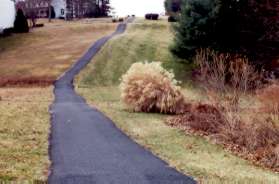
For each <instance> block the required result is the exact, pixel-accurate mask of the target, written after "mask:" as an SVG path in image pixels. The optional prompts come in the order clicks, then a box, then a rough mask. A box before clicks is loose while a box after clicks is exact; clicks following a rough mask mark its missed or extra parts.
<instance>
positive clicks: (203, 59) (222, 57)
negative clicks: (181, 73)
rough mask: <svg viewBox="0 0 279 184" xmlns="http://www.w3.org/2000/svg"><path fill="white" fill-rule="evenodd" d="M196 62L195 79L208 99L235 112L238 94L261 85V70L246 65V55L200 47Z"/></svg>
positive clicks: (238, 98)
mask: <svg viewBox="0 0 279 184" xmlns="http://www.w3.org/2000/svg"><path fill="white" fill-rule="evenodd" d="M195 63H196V65H197V66H198V69H199V76H198V79H199V81H200V82H201V84H202V87H203V88H204V89H205V90H206V92H207V93H208V96H209V98H210V99H211V101H213V102H214V103H215V105H223V106H225V107H228V108H230V110H234V111H237V110H238V103H239V100H240V97H241V95H243V94H246V93H247V92H248V91H249V90H251V89H255V88H257V87H258V86H260V84H261V78H262V73H259V72H257V71H256V69H255V68H254V67H253V66H251V65H249V63H248V60H247V59H246V58H241V57H239V56H231V55H229V54H218V53H217V52H215V51H212V50H210V49H201V50H199V51H198V52H197V55H196V58H195ZM220 102H223V103H225V104H220Z"/></svg>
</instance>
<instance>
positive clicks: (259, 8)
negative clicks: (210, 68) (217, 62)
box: [171, 0, 279, 62]
mask: <svg viewBox="0 0 279 184" xmlns="http://www.w3.org/2000/svg"><path fill="white" fill-rule="evenodd" d="M276 1H277V0H274V2H276ZM267 2H269V1H264V0H263V1H256V0H184V4H183V6H182V11H181V16H180V20H179V23H178V24H177V25H176V26H175V39H174V45H173V47H172V48H171V50H172V52H173V53H174V54H175V55H176V56H178V57H180V58H186V59H191V57H192V56H194V54H195V51H196V49H198V48H211V49H214V50H217V51H221V52H230V53H236V54H241V55H245V56H247V57H248V58H249V59H250V60H251V61H253V62H259V61H264V60H267V59H271V58H270V56H274V55H276V52H277V53H278V51H279V49H278V45H277V46H276V47H273V48H274V49H273V50H272V53H271V49H264V48H270V44H271V45H274V44H275V43H277V44H278V43H279V39H278V31H279V29H278V21H277V20H278V16H277V15H278V8H271V7H274V6H273V5H271V6H268V4H267ZM275 4H276V3H275ZM276 48H277V49H276Z"/></svg>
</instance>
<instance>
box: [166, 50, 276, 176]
mask: <svg viewBox="0 0 279 184" xmlns="http://www.w3.org/2000/svg"><path fill="white" fill-rule="evenodd" d="M195 60H196V64H197V66H198V67H199V77H198V79H199V81H200V83H201V84H202V87H203V88H204V89H205V91H206V92H207V95H208V97H209V100H210V102H211V103H212V105H204V104H198V105H192V108H191V109H190V111H189V112H186V113H184V114H183V115H178V116H176V117H171V118H169V119H168V123H169V124H170V125H172V126H177V127H180V128H182V129H184V130H191V131H195V132H197V133H200V134H201V135H205V136H209V137H211V138H213V139H214V140H215V141H216V142H217V143H221V144H223V145H224V146H226V147H228V148H229V149H231V150H233V151H235V152H237V153H240V154H241V155H244V156H246V158H249V159H252V160H253V161H256V162H257V163H259V164H261V165H263V166H265V167H269V168H272V169H274V170H276V171H279V155H278V153H279V127H278V125H277V124H276V122H275V121H274V119H273V118H270V116H265V117H262V118H261V119H259V117H257V116H255V117H252V118H251V117H249V118H248V119H247V120H246V121H243V117H242V115H241V111H240V110H241V108H240V99H241V97H242V96H244V95H245V96H246V95H250V92H251V91H252V90H253V89H257V88H258V87H259V86H261V81H262V77H263V75H262V73H259V72H257V71H256V70H255V68H254V67H253V66H251V65H249V64H248V61H247V59H245V58H240V57H237V56H235V57H232V56H230V55H228V54H227V55H226V54H218V53H216V52H214V51H210V50H208V49H207V50H200V51H199V52H198V53H197V56H196V59H195ZM278 89H279V87H278V86H276V87H275V86H274V85H273V86H270V88H266V89H264V90H262V95H261V96H260V98H261V99H262V101H264V103H266V104H267V105H269V104H270V103H268V100H266V99H270V100H271V101H272V103H273V104H274V101H277V102H278V99H279V96H278ZM269 106H270V105H269ZM272 109H274V108H272ZM277 115H278V112H277ZM247 153H248V154H247ZM251 155H252V156H251ZM251 157H252V158H251Z"/></svg>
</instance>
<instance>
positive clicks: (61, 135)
mask: <svg viewBox="0 0 279 184" xmlns="http://www.w3.org/2000/svg"><path fill="white" fill-rule="evenodd" d="M125 29H126V24H125V23H124V24H120V25H119V26H118V28H117V30H116V31H115V33H113V34H112V35H111V36H108V37H104V38H101V39H100V40H98V41H97V42H96V43H95V44H94V45H93V46H92V47H91V48H90V49H89V50H88V52H87V53H86V54H85V55H84V56H83V57H82V58H81V59H80V60H79V61H77V63H76V64H75V65H74V66H73V67H72V68H71V69H70V70H69V71H68V72H66V73H65V75H63V76H62V77H61V78H60V79H59V80H57V81H56V82H55V89H54V94H55V101H54V103H53V104H52V106H51V107H50V112H51V117H52V120H51V121H52V122H51V123H52V127H51V136H50V151H49V152H50V159H51V162H52V165H51V169H50V175H49V179H48V180H49V183H50V184H56V183H57V184H95V183H96V184H172V183H173V184H192V183H195V182H194V181H193V180H192V179H191V178H190V177H187V176H185V175H183V174H181V173H179V172H177V171H176V170H174V169H172V168H170V167H169V166H168V165H167V164H166V163H165V162H164V161H162V160H160V159H159V158H157V157H155V156H154V155H152V154H151V153H150V152H149V151H147V150H145V149H144V148H142V147H141V146H139V145H138V144H136V143H135V142H134V141H132V140H131V139H130V138H129V137H127V136H126V135H125V134H123V133H122V132H121V131H120V130H119V129H118V128H117V127H115V125H114V124H113V122H111V120H109V119H108V118H106V117H105V116H104V115H103V114H102V113H101V112H99V111H98V110H97V109H93V108H91V107H89V106H88V105H87V104H86V102H85V100H84V99H83V98H82V97H81V96H79V95H78V94H77V93H76V92H75V91H74V86H73V79H74V77H75V75H77V74H78V73H79V72H80V70H81V69H83V68H84V67H85V66H86V65H87V64H88V63H89V62H90V60H91V59H92V57H94V56H95V55H96V53H97V52H98V51H99V50H100V48H101V47H102V46H103V45H104V44H105V43H106V42H107V41H108V40H109V39H110V38H112V37H113V36H115V35H117V34H121V33H123V32H124V31H125ZM73 44H74V43H73Z"/></svg>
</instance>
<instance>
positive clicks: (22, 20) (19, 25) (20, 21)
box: [14, 9, 29, 33]
mask: <svg viewBox="0 0 279 184" xmlns="http://www.w3.org/2000/svg"><path fill="white" fill-rule="evenodd" d="M14 31H15V32H16V33H28V32H29V27H28V22H27V19H26V17H25V16H24V14H23V11H22V10H21V9H18V10H17V14H16V18H15V22H14Z"/></svg>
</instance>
